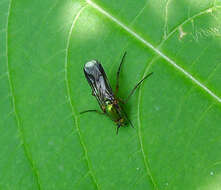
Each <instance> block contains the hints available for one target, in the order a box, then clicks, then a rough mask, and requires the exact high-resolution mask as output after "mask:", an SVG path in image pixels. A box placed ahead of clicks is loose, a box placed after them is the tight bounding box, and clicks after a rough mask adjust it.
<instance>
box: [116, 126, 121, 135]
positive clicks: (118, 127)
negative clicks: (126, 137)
mask: <svg viewBox="0 0 221 190" xmlns="http://www.w3.org/2000/svg"><path fill="white" fill-rule="evenodd" d="M119 129H120V125H117V131H116V134H117V135H118V131H119Z"/></svg>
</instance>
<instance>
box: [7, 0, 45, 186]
mask: <svg viewBox="0 0 221 190" xmlns="http://www.w3.org/2000/svg"><path fill="white" fill-rule="evenodd" d="M11 6H12V0H11V1H9V8H8V16H7V25H6V68H7V77H8V82H9V89H10V93H11V101H12V109H13V113H14V115H15V120H16V123H17V127H18V131H19V137H20V140H21V143H22V147H23V149H24V154H25V156H26V158H27V160H28V162H29V164H30V166H31V169H32V172H33V175H34V177H35V180H36V183H37V187H38V189H39V190H40V189H41V185H40V179H39V172H38V170H37V168H36V167H35V165H34V163H33V159H32V156H31V153H30V152H29V148H28V144H27V143H26V140H25V135H24V129H23V127H22V125H21V121H20V118H19V115H18V111H17V108H16V103H15V93H14V86H13V83H12V79H11V72H10V67H9V58H8V33H9V31H8V26H9V17H10V13H11Z"/></svg>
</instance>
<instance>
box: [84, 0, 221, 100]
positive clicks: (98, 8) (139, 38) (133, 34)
mask: <svg viewBox="0 0 221 190" xmlns="http://www.w3.org/2000/svg"><path fill="white" fill-rule="evenodd" d="M87 3H88V4H89V5H91V6H92V7H93V8H95V9H96V10H97V11H99V12H100V13H102V14H103V15H105V16H106V17H108V18H109V19H110V20H112V21H113V22H115V23H116V24H118V25H119V26H120V27H122V28H123V29H124V30H126V31H127V32H128V33H130V34H131V35H132V36H133V37H135V38H136V39H137V40H139V41H140V42H142V43H143V44H144V45H146V46H147V47H149V48H150V49H152V50H153V51H155V53H156V54H158V55H159V56H160V57H162V58H163V59H165V60H166V61H167V62H168V63H169V64H170V65H172V66H173V67H174V68H176V69H177V70H178V71H180V72H181V73H183V74H184V75H185V76H186V77H187V78H188V79H190V80H191V81H192V82H193V83H195V84H196V85H197V86H199V87H200V88H201V89H202V90H204V91H205V92H207V93H208V94H209V95H210V96H212V97H213V98H214V99H215V100H216V101H218V102H219V103H221V98H220V97H219V96H217V95H216V94H215V93H214V92H212V91H211V90H210V89H209V88H207V86H205V85H204V84H203V83H201V82H200V81H199V80H197V79H196V78H194V77H193V76H192V75H191V74H190V73H188V72H187V71H186V70H184V69H183V68H182V67H180V66H179V65H177V64H176V63H175V61H173V60H172V59H170V58H169V57H168V56H167V55H165V54H164V53H163V52H161V51H160V50H159V49H158V48H156V47H154V46H153V45H152V44H151V43H149V42H148V41H146V40H145V39H144V38H142V37H141V36H140V35H138V34H137V33H136V32H134V31H133V30H131V29H130V28H128V27H127V26H126V25H125V24H123V23H122V22H120V21H119V20H117V19H116V18H115V17H113V16H112V15H110V14H109V13H108V12H106V11H105V10H104V9H102V8H101V7H99V6H98V5H97V4H95V3H94V2H92V1H91V0H87ZM207 11H208V9H207ZM199 14H200V13H199ZM199 14H198V15H199ZM201 14H202V12H201ZM189 19H190V18H189ZM189 19H188V20H189ZM168 36H169V35H168Z"/></svg>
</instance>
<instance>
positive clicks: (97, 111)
mask: <svg viewBox="0 0 221 190" xmlns="http://www.w3.org/2000/svg"><path fill="white" fill-rule="evenodd" d="M87 112H96V113H99V114H104V113H103V112H101V111H99V110H85V111H82V112H80V114H83V113H87Z"/></svg>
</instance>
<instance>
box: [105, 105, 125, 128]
mask: <svg viewBox="0 0 221 190" xmlns="http://www.w3.org/2000/svg"><path fill="white" fill-rule="evenodd" d="M105 104H106V107H105V112H106V113H107V115H108V116H109V117H110V118H111V119H112V120H113V121H114V122H115V123H117V124H118V125H120V126H125V125H127V118H126V117H125V115H124V114H123V112H122V110H121V108H120V106H119V105H118V104H114V103H111V102H110V101H106V102H105Z"/></svg>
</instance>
